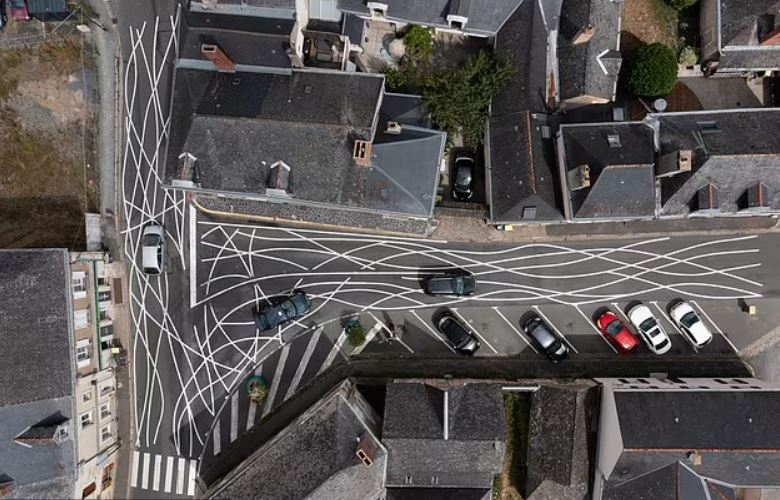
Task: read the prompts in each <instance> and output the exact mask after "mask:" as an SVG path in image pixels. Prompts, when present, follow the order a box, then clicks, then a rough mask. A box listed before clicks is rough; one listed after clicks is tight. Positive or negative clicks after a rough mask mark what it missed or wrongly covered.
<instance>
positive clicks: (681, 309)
mask: <svg viewBox="0 0 780 500" xmlns="http://www.w3.org/2000/svg"><path fill="white" fill-rule="evenodd" d="M669 315H670V316H671V317H672V321H674V323H675V324H676V325H677V328H679V329H680V331H681V332H682V333H683V337H685V340H687V341H688V342H690V343H691V345H692V346H693V347H694V348H695V349H700V348H702V347H704V346H705V345H707V344H709V343H710V342H712V333H711V332H710V330H709V328H707V327H706V326H704V323H702V321H701V318H700V317H699V315H698V314H696V311H695V310H694V309H693V307H691V305H690V304H689V303H688V302H685V301H680V302H678V303H676V304H675V305H673V306H672V307H671V309H669Z"/></svg>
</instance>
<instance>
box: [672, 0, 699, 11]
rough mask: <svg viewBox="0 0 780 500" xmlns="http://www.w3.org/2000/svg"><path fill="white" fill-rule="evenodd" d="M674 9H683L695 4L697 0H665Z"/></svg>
mask: <svg viewBox="0 0 780 500" xmlns="http://www.w3.org/2000/svg"><path fill="white" fill-rule="evenodd" d="M667 1H668V2H669V5H671V6H672V7H673V8H674V9H675V10H685V9H688V8H690V7H693V6H694V5H696V2H698V1H699V0H667Z"/></svg>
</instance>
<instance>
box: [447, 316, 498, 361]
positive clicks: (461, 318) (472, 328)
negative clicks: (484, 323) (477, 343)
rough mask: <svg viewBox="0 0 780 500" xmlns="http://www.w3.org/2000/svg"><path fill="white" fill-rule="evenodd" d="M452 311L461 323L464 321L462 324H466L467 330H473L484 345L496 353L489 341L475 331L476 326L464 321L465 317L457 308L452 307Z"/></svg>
mask: <svg viewBox="0 0 780 500" xmlns="http://www.w3.org/2000/svg"><path fill="white" fill-rule="evenodd" d="M452 312H454V313H455V315H456V316H458V317H459V318H460V320H461V321H463V323H464V324H465V325H466V326H467V327H468V328H469V330H471V331H472V332H474V333H475V334H476V335H477V337H479V339H480V340H481V341H482V342H484V343H485V345H486V346H488V347H489V348H490V350H491V351H493V354H498V351H496V348H495V347H493V346H492V345H490V342H488V341H487V339H486V338H485V337H483V336H482V335H480V333H479V332H478V331H477V329H476V328H474V327H473V326H471V324H469V322H468V321H466V318H464V317H463V316H461V314H460V313H459V312H458V310H457V309H455V308H453V309H452Z"/></svg>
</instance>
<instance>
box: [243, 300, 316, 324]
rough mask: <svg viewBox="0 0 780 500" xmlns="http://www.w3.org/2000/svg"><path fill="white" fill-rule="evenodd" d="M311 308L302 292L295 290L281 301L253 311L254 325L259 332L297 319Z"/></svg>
mask: <svg viewBox="0 0 780 500" xmlns="http://www.w3.org/2000/svg"><path fill="white" fill-rule="evenodd" d="M309 308H311V302H309V298H308V297H307V296H306V293H304V292H296V293H294V294H293V295H291V296H289V297H287V298H286V299H284V300H283V301H281V302H277V303H272V304H268V305H266V306H265V307H264V308H263V309H260V310H259V311H257V312H256V313H255V325H257V329H258V330H260V331H261V332H262V331H264V330H270V329H271V328H276V327H277V326H279V325H282V324H284V323H287V322H288V321H292V320H294V319H298V318H300V317H301V316H303V315H304V314H306V313H307V312H309Z"/></svg>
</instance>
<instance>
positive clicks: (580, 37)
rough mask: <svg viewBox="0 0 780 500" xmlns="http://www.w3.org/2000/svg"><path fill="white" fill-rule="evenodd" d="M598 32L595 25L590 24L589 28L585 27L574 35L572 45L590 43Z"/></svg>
mask: <svg viewBox="0 0 780 500" xmlns="http://www.w3.org/2000/svg"><path fill="white" fill-rule="evenodd" d="M595 32H596V28H594V27H593V26H588V27H587V28H583V29H581V30H580V31H578V32H577V34H576V35H574V40H572V42H571V44H572V45H580V44H583V43H588V42H589V41H590V39H591V38H593V34H594V33H595Z"/></svg>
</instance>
